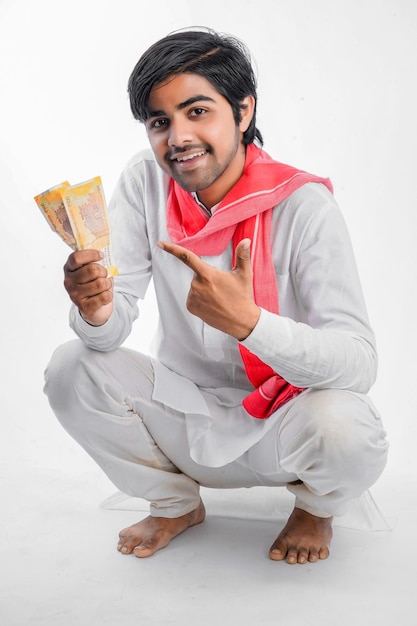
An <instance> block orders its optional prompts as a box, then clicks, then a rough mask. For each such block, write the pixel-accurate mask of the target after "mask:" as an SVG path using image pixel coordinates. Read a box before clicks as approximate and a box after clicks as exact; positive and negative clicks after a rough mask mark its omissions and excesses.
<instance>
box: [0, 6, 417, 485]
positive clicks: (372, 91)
mask: <svg viewBox="0 0 417 626" xmlns="http://www.w3.org/2000/svg"><path fill="white" fill-rule="evenodd" d="M190 25H205V26H210V27H213V28H215V29H218V30H222V31H226V32H230V33H232V34H235V35H237V36H239V37H240V38H242V39H243V40H244V41H245V42H246V43H247V45H248V46H249V48H250V49H251V51H252V53H253V56H254V59H255V62H256V65H257V68H258V80H259V114H258V126H259V128H260V129H261V131H262V133H263V135H264V139H265V149H266V150H267V151H268V152H269V153H271V154H272V155H273V156H274V157H275V158H276V159H278V160H281V161H284V162H288V163H290V164H292V165H295V166H297V167H299V168H302V169H307V170H310V171H312V172H314V173H316V174H319V175H323V176H329V177H330V178H331V179H332V182H333V184H334V188H335V195H336V198H337V199H338V201H339V204H340V206H341V208H342V211H343V213H344V216H345V218H346V221H347V223H348V226H349V230H350V233H351V237H352V241H353V245H354V249H355V252H356V257H357V262H358V265H359V270H360V273H361V277H362V283H363V288H364V291H365V295H366V299H367V303H368V309H369V314H370V317H371V321H372V324H373V326H374V329H375V332H376V335H377V340H378V347H379V355H380V372H379V378H378V381H377V383H376V385H375V386H374V388H373V389H372V394H371V395H372V398H373V400H374V401H375V403H376V405H377V406H378V408H379V409H380V411H381V413H382V415H383V418H384V422H385V426H386V428H387V430H388V432H389V438H390V441H391V456H390V461H389V465H388V468H387V472H390V473H391V474H405V475H406V474H409V473H410V472H412V471H413V470H414V468H415V466H416V465H415V461H414V457H415V454H414V449H415V445H416V444H415V442H416V435H417V429H416V400H415V398H416V394H415V389H416V387H417V384H416V380H415V377H416V366H415V354H416V347H417V346H416V332H415V323H414V311H415V300H416V298H415V291H416V268H417V258H416V247H415V240H416V232H415V229H416V221H415V211H416V199H415V189H414V188H415V182H414V181H415V176H416V174H415V171H416V164H417V163H416V161H417V158H416V157H417V153H416V152H417V151H416V145H417V132H416V131H417V127H416V111H417V94H416V77H417V71H416V59H417V43H416V41H417V37H416V34H417V30H416V29H417V3H416V2H415V1H414V0H339V1H335V0H270V1H268V0H257V1H256V2H252V1H250V0H228V2H225V1H217V0H210V1H209V2H203V3H199V2H191V1H190V2H188V1H186V0H176V1H175V2H172V1H171V0H160V2H158V3H152V2H142V1H141V0H119V1H117V2H110V1H108V0H107V1H106V0H101V1H99V0H90V1H89V0H82V1H81V0H72V2H71V3H67V2H59V1H58V0H37V1H36V2H32V1H31V0H26V1H25V0H20V1H19V0H15V1H13V0H0V238H1V245H0V263H1V286H2V287H1V293H2V301H1V309H0V310H1V326H0V328H1V351H0V354H1V374H2V376H1V389H0V393H1V398H0V402H1V404H0V406H1V416H2V419H1V422H0V447H1V455H0V459H2V460H3V461H7V459H8V458H9V459H11V458H16V457H20V458H22V459H26V460H27V461H29V464H30V463H32V464H33V465H34V466H35V465H37V466H39V465H41V466H46V467H57V468H58V467H60V468H61V469H62V466H63V465H65V464H67V467H70V466H71V460H72V459H76V462H77V465H76V467H75V466H74V467H73V468H72V471H74V472H79V471H81V470H82V467H83V463H85V464H87V463H88V461H87V460H86V459H85V458H84V456H81V455H80V456H77V453H76V452H75V448H73V446H74V445H75V444H73V443H72V442H71V441H70V439H69V438H68V437H67V436H66V435H65V433H63V432H62V430H61V428H60V426H59V425H58V424H57V423H56V421H55V419H54V417H53V415H52V413H51V411H50V409H49V406H48V404H47V401H46V398H45V397H44V396H43V393H42V385H43V369H44V367H45V365H46V363H47V361H48V359H49V356H50V354H51V352H52V350H53V349H54V347H55V346H57V345H58V344H59V343H62V342H63V341H64V340H66V339H68V338H71V337H72V333H71V331H70V330H69V329H68V326H67V311H68V307H69V304H68V299H67V296H66V293H65V291H64V288H63V286H62V277H63V274H62V266H63V264H64V262H65V260H66V258H67V255H68V254H69V252H70V250H69V249H68V248H67V247H66V246H65V244H63V243H62V242H61V241H60V240H59V238H58V237H57V236H56V235H54V234H53V233H52V231H50V230H49V227H48V226H47V224H46V222H45V221H44V218H43V217H42V215H41V213H40V211H39V209H37V207H36V205H35V202H34V200H33V196H34V195H36V194H37V193H39V192H41V191H43V190H44V189H46V188H48V187H51V186H53V185H55V184H57V183H59V182H61V181H62V180H65V179H68V180H70V181H71V182H73V183H75V182H80V181H83V180H85V179H87V178H91V177H92V176H95V175H101V177H102V179H103V183H104V187H105V190H106V195H107V196H108V198H109V197H110V195H111V192H112V189H113V188H114V185H115V183H116V180H117V178H118V176H119V173H120V171H121V169H122V167H123V166H124V164H125V162H126V161H127V160H128V158H129V157H130V156H131V155H132V154H133V153H134V152H136V151H137V150H139V149H141V148H142V147H145V146H147V140H146V136H145V134H144V131H143V128H142V127H141V126H140V125H139V124H138V123H137V122H135V121H134V120H133V119H132V116H131V113H130V110H129V106H128V97H127V91H126V85H127V80H128V77H129V75H130V72H131V70H132V69H133V66H134V65H135V63H136V61H137V60H138V58H139V56H140V55H141V54H142V52H144V50H145V49H146V48H147V47H148V46H149V45H150V44H151V43H153V42H154V41H155V40H156V39H158V38H160V37H162V36H164V35H166V34H167V33H168V32H170V31H172V30H175V29H178V28H183V27H185V26H190ZM154 317H155V311H154V305H153V301H152V299H151V301H150V303H148V304H147V305H146V306H145V308H144V315H143V318H142V325H141V326H139V325H140V324H141V322H137V323H136V326H137V328H135V330H134V333H133V335H132V336H131V338H130V339H129V342H128V344H129V345H132V346H137V347H138V348H140V349H145V350H146V349H147V345H148V340H149V335H150V332H151V329H152V328H153V325H154ZM0 467H1V465H0Z"/></svg>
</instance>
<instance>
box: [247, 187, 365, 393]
mask: <svg viewBox="0 0 417 626" xmlns="http://www.w3.org/2000/svg"><path fill="white" fill-rule="evenodd" d="M316 190H317V188H316ZM320 194H321V190H317V191H316V196H317V195H318V196H319V197H318V198H316V197H315V196H313V202H315V201H316V200H318V201H320V203H321V204H320V207H319V208H318V209H316V210H314V211H311V212H310V211H308V210H307V208H308V207H303V206H302V207H301V208H300V209H299V210H298V212H297V214H296V215H297V217H296V219H295V220H294V222H293V223H292V226H291V228H289V230H288V232H289V233H291V238H292V243H291V255H290V256H291V260H290V262H289V263H288V266H287V268H286V269H288V280H289V281H290V282H291V285H292V292H291V295H292V297H293V298H294V299H295V301H296V308H297V310H298V317H297V318H296V319H297V321H295V320H294V319H292V318H291V316H290V315H289V314H288V310H286V307H287V303H286V302H284V303H283V304H284V310H281V316H277V315H274V314H272V313H269V312H267V311H262V313H261V316H260V319H259V322H258V324H257V325H256V327H254V329H253V331H252V333H251V334H250V335H249V336H248V337H247V339H246V340H245V341H243V345H245V346H246V347H247V348H248V349H249V350H251V351H252V352H254V353H255V354H256V355H257V356H259V358H261V359H262V360H263V361H265V362H266V363H268V365H270V366H271V367H272V368H273V369H274V370H275V371H277V372H278V373H279V374H280V375H281V376H283V377H284V378H285V379H286V380H288V381H289V382H290V383H292V384H293V385H296V386H300V387H312V388H329V387H332V388H338V389H348V390H351V391H356V392H361V393H366V392H367V391H368V390H369V388H370V387H371V386H372V384H373V383H374V381H375V377H376V371H377V355H376V348H375V339H374V335H373V332H372V330H371V328H370V325H369V321H368V316H367V311H366V307H365V303H364V299H363V294H362V289H361V285H360V281H359V277H358V272H357V268H356V263H355V259H354V254H353V251H352V246H351V242H350V238H349V234H348V232H347V229H346V225H345V222H344V220H343V217H342V215H341V212H340V210H339V209H338V207H337V205H336V204H335V202H334V200H333V198H332V197H330V196H329V195H328V194H327V192H326V193H325V194H324V198H320ZM300 195H301V194H300ZM326 196H328V197H327V199H326ZM323 199H324V202H323ZM281 226H283V225H282V224H281V225H280V227H281ZM287 236H288V235H287ZM277 246H278V247H281V246H282V242H277V243H276V246H275V249H274V255H275V257H276V258H277V257H278V256H279V254H280V252H279V251H278V250H277V249H276V247H277ZM293 317H294V316H293Z"/></svg>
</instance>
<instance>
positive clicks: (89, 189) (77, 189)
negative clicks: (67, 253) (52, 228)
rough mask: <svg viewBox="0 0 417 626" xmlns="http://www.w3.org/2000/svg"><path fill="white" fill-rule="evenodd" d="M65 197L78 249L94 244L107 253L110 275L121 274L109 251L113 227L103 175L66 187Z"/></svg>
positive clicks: (105, 264) (106, 260) (106, 265)
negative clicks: (111, 228)
mask: <svg viewBox="0 0 417 626" xmlns="http://www.w3.org/2000/svg"><path fill="white" fill-rule="evenodd" d="M63 200H64V205H65V209H66V212H67V215H68V217H69V220H70V223H71V227H72V231H73V233H74V237H75V240H76V242H77V247H78V249H79V250H87V249H89V248H94V249H95V250H100V251H101V252H102V253H103V254H104V259H103V261H102V262H103V265H104V266H105V267H106V268H107V272H108V275H109V276H116V275H117V274H118V271H117V268H116V267H115V266H114V265H113V263H112V260H111V252H110V229H109V223H108V220H107V210H106V200H105V196H104V191H103V185H102V182H101V178H100V176H96V177H95V178H92V179H90V180H87V181H85V182H84V183H79V184H78V185H71V186H70V187H67V188H66V189H64V193H63Z"/></svg>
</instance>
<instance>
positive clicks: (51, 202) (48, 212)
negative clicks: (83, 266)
mask: <svg viewBox="0 0 417 626" xmlns="http://www.w3.org/2000/svg"><path fill="white" fill-rule="evenodd" d="M69 186H70V184H69V182H68V181H65V182H63V183H61V184H60V185H56V186H55V187H51V188H50V189H47V190H46V191H43V192H42V193H40V194H38V195H37V196H35V202H36V204H37V205H38V207H39V208H40V210H41V212H42V214H43V216H44V217H45V219H46V221H47V222H48V224H49V226H50V227H51V228H52V230H53V231H54V232H56V233H57V234H58V235H59V236H60V237H61V239H63V241H65V243H66V244H68V245H69V246H71V248H72V249H73V250H76V249H77V242H76V241H75V237H74V233H73V230H72V227H71V223H70V220H69V217H68V214H67V211H66V209H65V205H64V200H63V194H64V192H65V189H67V188H68V187H69Z"/></svg>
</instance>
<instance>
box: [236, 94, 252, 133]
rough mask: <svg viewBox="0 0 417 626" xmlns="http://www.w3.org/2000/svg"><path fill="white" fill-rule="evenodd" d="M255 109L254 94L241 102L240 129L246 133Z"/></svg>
mask: <svg viewBox="0 0 417 626" xmlns="http://www.w3.org/2000/svg"><path fill="white" fill-rule="evenodd" d="M254 110H255V98H254V97H253V96H246V97H245V98H243V100H242V102H241V103H240V123H239V130H240V131H241V132H242V133H245V132H246V131H247V130H248V128H249V125H250V123H251V121H252V117H253V113H254Z"/></svg>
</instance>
